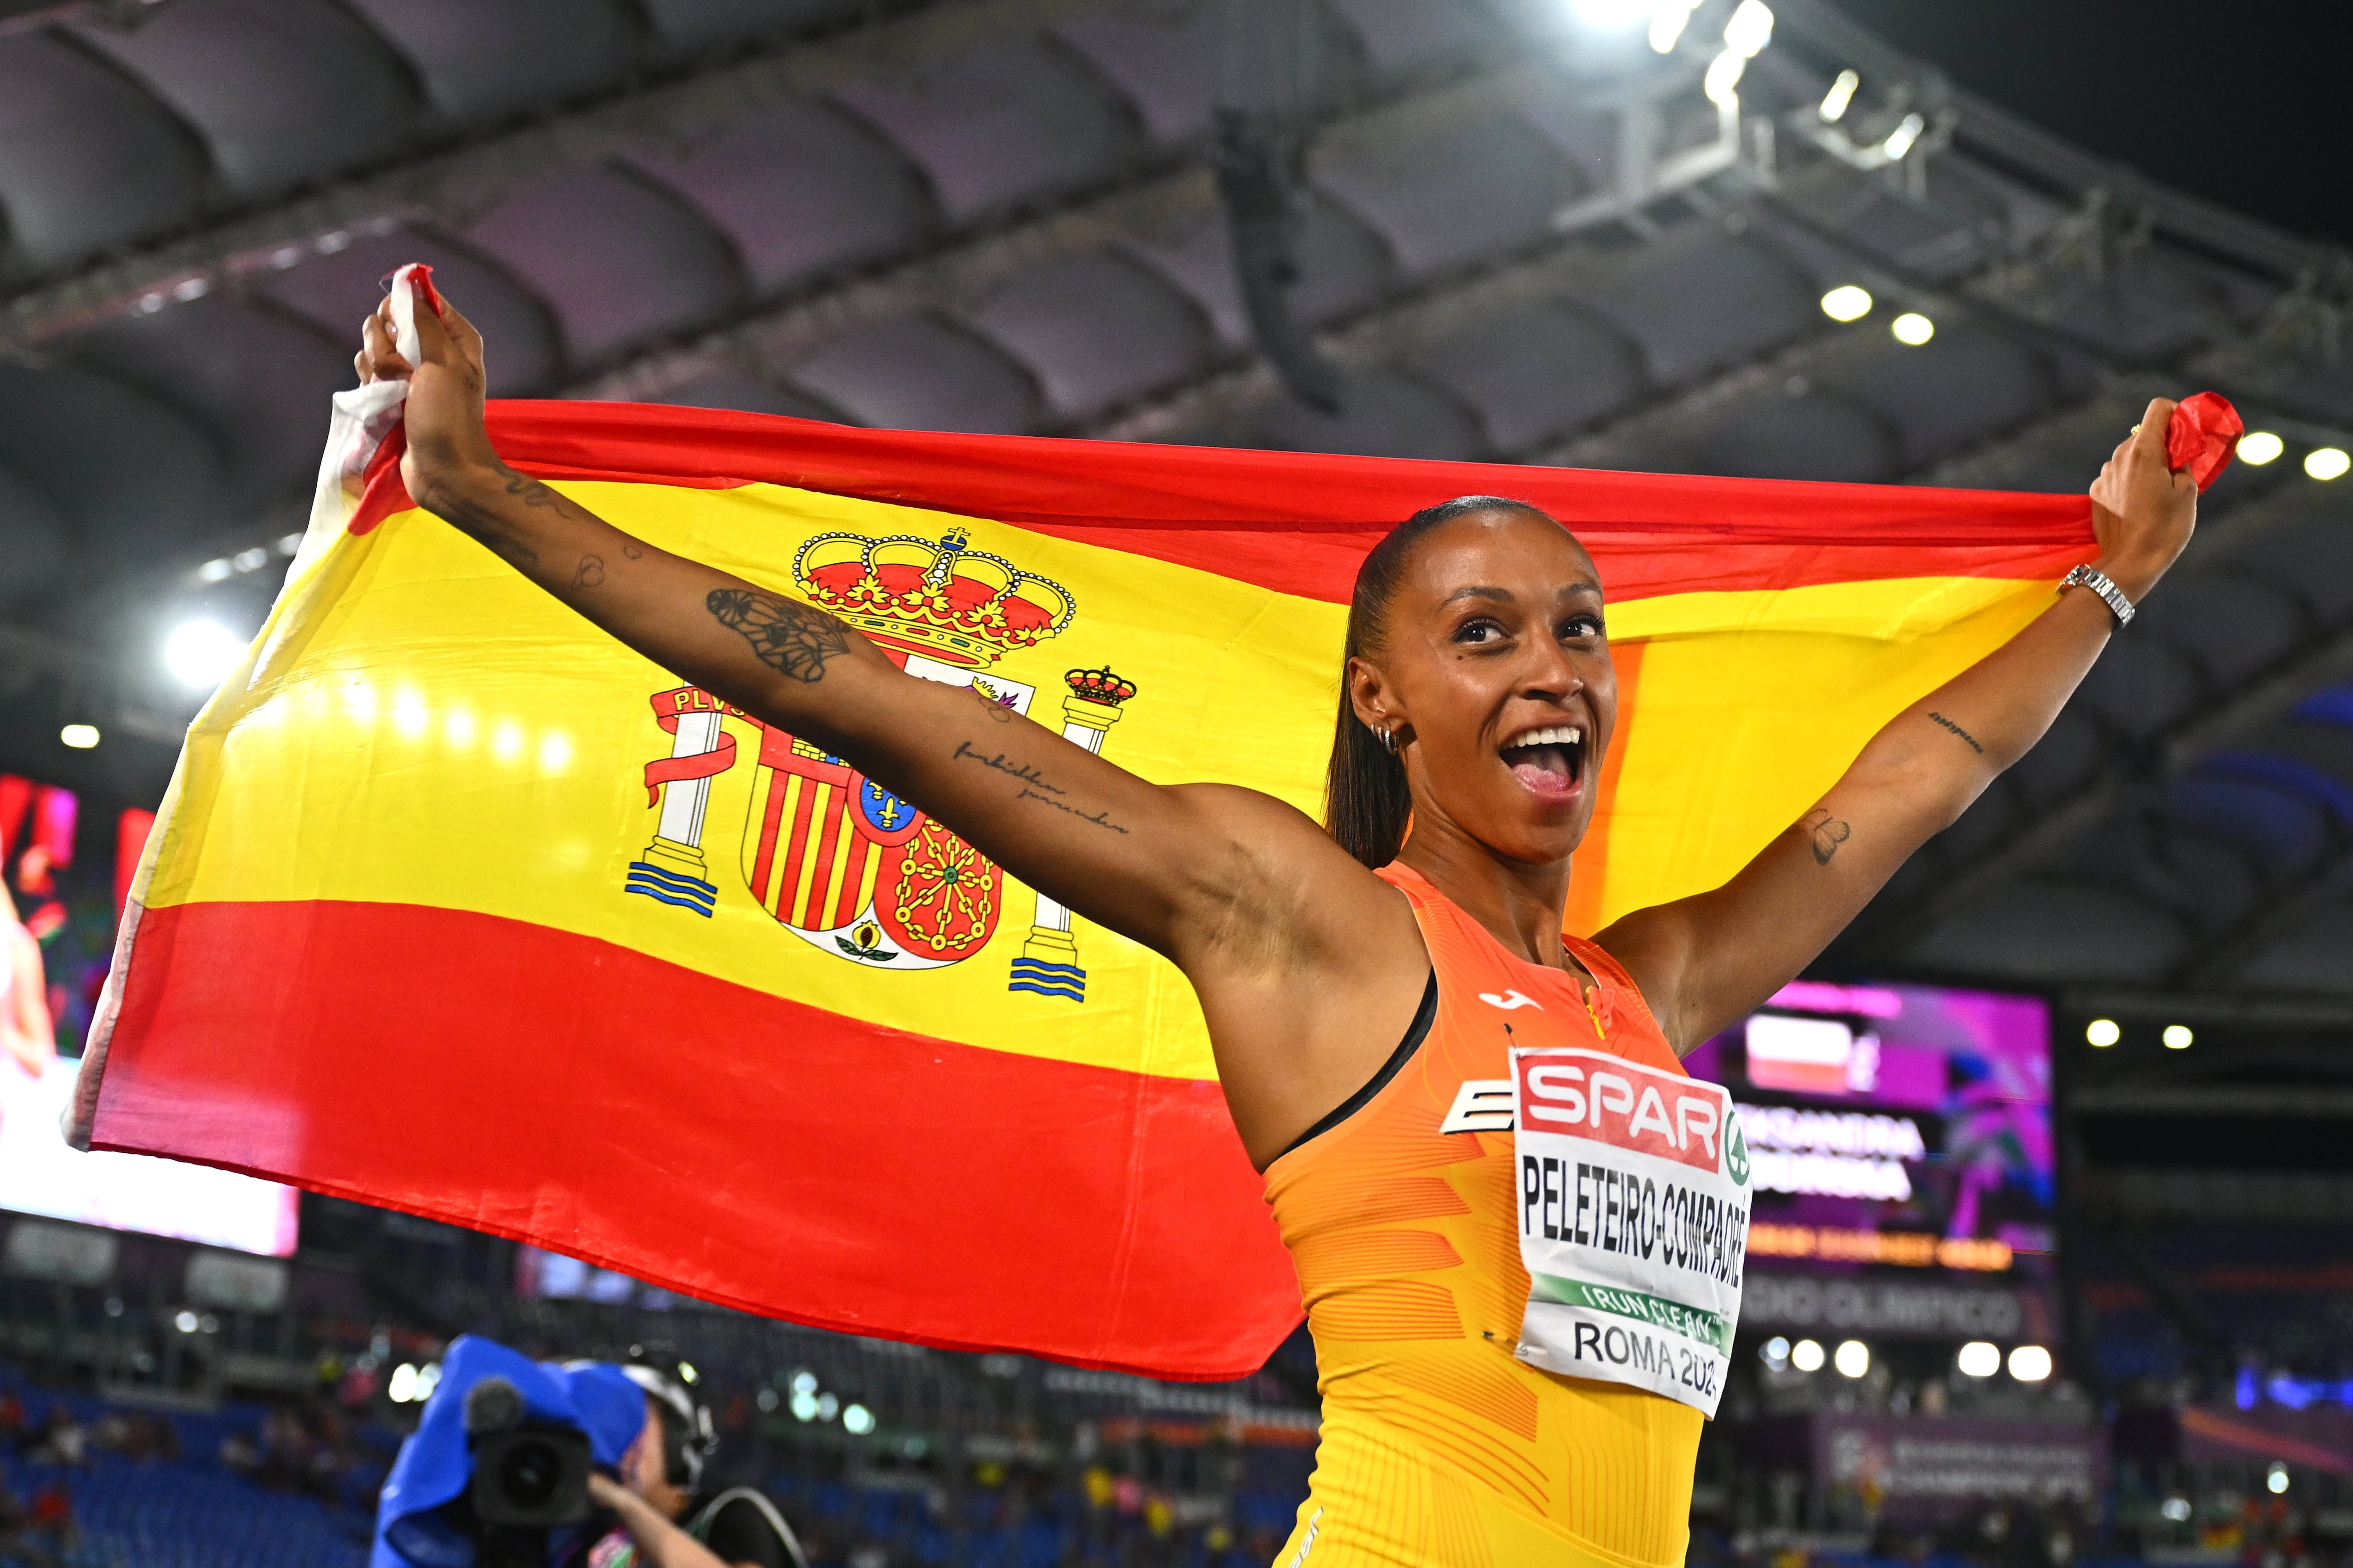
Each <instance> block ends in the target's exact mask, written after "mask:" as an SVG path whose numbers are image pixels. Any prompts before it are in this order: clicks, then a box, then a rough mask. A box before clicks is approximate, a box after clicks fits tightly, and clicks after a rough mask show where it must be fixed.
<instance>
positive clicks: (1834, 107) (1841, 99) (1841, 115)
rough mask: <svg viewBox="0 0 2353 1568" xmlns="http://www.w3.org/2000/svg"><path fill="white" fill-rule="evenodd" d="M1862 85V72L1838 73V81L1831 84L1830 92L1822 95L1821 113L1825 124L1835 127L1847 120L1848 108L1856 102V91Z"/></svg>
mask: <svg viewBox="0 0 2353 1568" xmlns="http://www.w3.org/2000/svg"><path fill="white" fill-rule="evenodd" d="M1861 86H1862V72H1861V71H1859V70H1842V71H1841V72H1839V73H1838V79H1837V80H1835V81H1833V82H1831V89H1830V91H1828V92H1826V93H1824V94H1822V110H1821V113H1822V121H1823V122H1824V123H1825V124H1831V125H1835V124H1837V123H1838V122H1839V121H1841V120H1843V119H1845V118H1846V111H1847V106H1848V105H1849V104H1852V102H1853V101H1854V89H1856V88H1859V87H1861Z"/></svg>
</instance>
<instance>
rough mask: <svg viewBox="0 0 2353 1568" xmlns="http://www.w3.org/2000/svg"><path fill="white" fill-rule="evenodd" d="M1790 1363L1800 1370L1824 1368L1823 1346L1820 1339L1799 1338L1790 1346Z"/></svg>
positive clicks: (1810, 1370) (1807, 1370)
mask: <svg viewBox="0 0 2353 1568" xmlns="http://www.w3.org/2000/svg"><path fill="white" fill-rule="evenodd" d="M1789 1364H1790V1365H1791V1366H1794V1367H1796V1368H1797V1369H1798V1370H1799V1372H1820V1371H1821V1370H1822V1346H1821V1342H1820V1340H1799V1342H1797V1343H1796V1344H1794V1345H1791V1346H1790V1347H1789Z"/></svg>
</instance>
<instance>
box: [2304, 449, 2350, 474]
mask: <svg viewBox="0 0 2353 1568" xmlns="http://www.w3.org/2000/svg"><path fill="white" fill-rule="evenodd" d="M2348 468H2353V458H2348V457H2347V456H2346V455H2345V450H2344V448H2343V447H2314V448H2313V449H2312V450H2311V451H2309V452H2306V454H2305V455H2304V471H2305V472H2306V473H2307V474H2310V475H2311V476H2312V477H2313V478H2314V479H2343V478H2344V477H2345V471H2346V470H2347V469H2348Z"/></svg>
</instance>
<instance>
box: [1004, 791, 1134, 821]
mask: <svg viewBox="0 0 2353 1568" xmlns="http://www.w3.org/2000/svg"><path fill="white" fill-rule="evenodd" d="M1046 787H1047V788H1049V789H1051V788H1053V785H1051V784H1049V785H1047V786H1046ZM1013 798H1014V799H1016V800H1042V801H1044V802H1045V803H1046V804H1047V805H1050V806H1052V807H1053V808H1054V809H1055V810H1056V811H1066V812H1069V813H1070V814H1071V816H1075V817H1077V818H1078V819H1079V820H1080V821H1081V822H1092V823H1093V824H1094V825H1095V826H1097V827H1108V828H1110V829H1111V830H1112V831H1113V833H1125V832H1126V831H1127V829H1126V828H1124V827H1122V826H1120V825H1119V824H1118V823H1116V822H1113V820H1112V819H1111V813H1110V812H1109V811H1098V812H1096V813H1095V814H1094V815H1093V816H1088V815H1087V814H1086V813H1085V812H1083V811H1081V810H1080V809H1079V808H1078V807H1077V806H1075V805H1065V804H1064V803H1063V802H1061V801H1059V800H1056V799H1055V798H1054V797H1053V796H1052V795H1039V793H1038V792H1037V791H1036V790H1034V789H1029V788H1028V787H1026V786H1025V787H1024V788H1023V789H1022V791H1021V793H1020V794H1019V795H1016V796H1014V797H1013Z"/></svg>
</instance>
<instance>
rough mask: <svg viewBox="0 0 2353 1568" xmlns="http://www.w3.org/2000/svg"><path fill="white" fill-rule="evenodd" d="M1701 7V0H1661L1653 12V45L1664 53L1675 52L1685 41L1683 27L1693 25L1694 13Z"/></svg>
mask: <svg viewBox="0 0 2353 1568" xmlns="http://www.w3.org/2000/svg"><path fill="white" fill-rule="evenodd" d="M1698 9H1699V0H1660V5H1659V7H1658V9H1657V10H1655V11H1652V12H1651V47H1652V48H1653V49H1656V50H1657V51H1658V52H1659V53H1661V54H1662V55H1671V54H1673V53H1674V52H1675V46H1676V45H1677V44H1679V43H1682V42H1683V29H1684V28H1685V27H1687V26H1691V19H1692V13H1693V12H1694V11H1696V10H1698Z"/></svg>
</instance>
